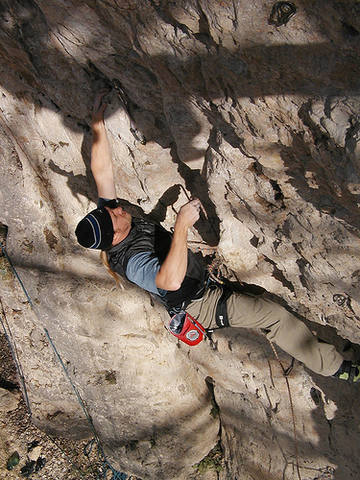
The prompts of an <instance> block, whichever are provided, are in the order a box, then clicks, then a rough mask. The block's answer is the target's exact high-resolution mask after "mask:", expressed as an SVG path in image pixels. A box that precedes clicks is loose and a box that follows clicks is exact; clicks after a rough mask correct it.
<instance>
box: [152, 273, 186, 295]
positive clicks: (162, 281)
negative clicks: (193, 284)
mask: <svg viewBox="0 0 360 480" xmlns="http://www.w3.org/2000/svg"><path fill="white" fill-rule="evenodd" d="M155 283H156V286H157V287H158V288H161V289H162V290H167V291H168V292H176V290H179V288H180V287H181V283H182V282H179V280H176V279H170V278H163V277H162V276H161V275H159V274H158V276H157V277H156V281H155Z"/></svg>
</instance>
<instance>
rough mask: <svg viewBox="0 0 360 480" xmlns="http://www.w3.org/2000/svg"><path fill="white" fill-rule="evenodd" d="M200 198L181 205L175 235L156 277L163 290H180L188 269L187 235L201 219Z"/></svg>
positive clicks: (157, 283)
mask: <svg viewBox="0 0 360 480" xmlns="http://www.w3.org/2000/svg"><path fill="white" fill-rule="evenodd" d="M200 206H201V204H200V200H198V199H195V200H191V201H190V202H189V203H186V204H185V205H184V206H183V207H181V209H180V211H179V213H178V215H177V218H176V222H175V227H174V235H173V238H172V241H171V246H170V250H169V253H168V254H167V256H166V258H165V261H164V263H163V264H162V265H161V267H160V270H159V271H158V273H157V275H156V279H155V283H156V286H157V287H158V288H161V289H163V290H170V291H175V290H178V289H179V288H180V286H181V284H182V282H183V280H184V278H185V274H186V269H187V256H188V252H187V235H188V230H189V228H190V227H192V226H193V225H194V223H195V222H197V220H199V213H200Z"/></svg>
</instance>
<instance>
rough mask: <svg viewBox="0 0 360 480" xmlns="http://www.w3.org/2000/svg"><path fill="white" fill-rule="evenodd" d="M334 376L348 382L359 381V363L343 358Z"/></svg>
mask: <svg viewBox="0 0 360 480" xmlns="http://www.w3.org/2000/svg"><path fill="white" fill-rule="evenodd" d="M334 377H338V378H341V380H346V381H347V382H349V383H356V382H360V365H358V364H356V363H352V362H350V361H349V360H344V361H343V363H342V364H341V366H340V368H339V370H338V371H337V372H336V373H335V374H334Z"/></svg>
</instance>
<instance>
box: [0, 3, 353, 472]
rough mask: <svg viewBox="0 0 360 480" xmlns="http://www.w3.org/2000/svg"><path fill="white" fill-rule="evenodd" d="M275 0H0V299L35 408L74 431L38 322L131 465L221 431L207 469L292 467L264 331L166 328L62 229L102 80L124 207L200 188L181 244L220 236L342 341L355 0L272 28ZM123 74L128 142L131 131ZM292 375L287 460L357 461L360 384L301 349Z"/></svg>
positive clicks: (198, 454)
mask: <svg viewBox="0 0 360 480" xmlns="http://www.w3.org/2000/svg"><path fill="white" fill-rule="evenodd" d="M272 6H273V2H268V1H265V0H255V1H254V2H247V3H246V2H230V1H227V0H221V1H217V0H216V1H215V0H211V1H206V2H205V1H203V0H199V1H195V0H194V1H193V0H188V1H185V0H184V1H179V2H165V1H158V0H151V1H145V0H140V1H136V2H135V1H133V0H127V1H122V0H121V1H112V0H106V1H105V0H104V1H98V2H93V1H90V0H88V1H85V0H84V1H72V0H65V1H62V2H55V1H49V0H46V1H45V0H37V1H34V0H28V1H26V2H23V1H20V0H12V1H11V2H10V1H4V2H2V5H1V15H0V22H1V30H0V40H1V42H0V89H1V91H0V152H1V159H2V160H1V163H0V169H1V170H0V174H1V190H0V204H1V206H2V208H1V212H0V222H2V223H3V224H4V225H7V227H8V235H7V238H6V244H7V251H8V253H9V255H10V257H11V258H12V260H13V263H14V265H15V266H16V268H17V270H18V272H19V274H20V275H21V278H22V279H23V281H24V284H25V285H26V288H27V290H28V292H29V294H30V296H31V298H32V300H33V302H34V305H35V309H36V312H35V313H36V314H35V313H34V311H32V310H31V308H30V307H29V304H28V302H27V300H26V297H25V296H24V293H23V292H22V290H21V288H20V287H19V284H18V282H17V281H16V279H15V278H14V276H13V273H12V272H11V270H10V269H9V267H8V265H7V263H6V260H5V259H4V258H3V257H2V258H0V260H1V264H0V267H1V268H0V273H1V280H2V282H1V298H2V302H3V304H4V313H5V314H6V319H7V322H8V324H9V326H10V328H11V331H12V334H13V340H14V342H16V345H17V348H18V355H19V360H20V363H21V366H22V368H23V372H24V377H25V380H26V386H27V392H28V396H29V401H30V405H31V409H32V413H33V421H34V422H35V423H36V425H38V426H40V427H41V428H42V429H44V430H46V431H47V432H51V433H53V434H57V435H59V434H61V435H67V436H68V437H70V438H73V439H84V438H88V437H89V435H90V434H91V432H90V431H89V426H88V422H87V421H86V419H85V418H84V415H83V412H82V410H81V408H80V406H79V404H78V402H77V400H76V397H75V396H74V394H73V392H72V389H71V386H70V385H69V382H68V381H67V379H66V377H65V376H64V375H63V371H62V368H61V366H60V365H59V363H58V361H57V359H56V356H55V355H54V352H53V350H52V349H51V347H50V346H49V344H48V341H47V339H46V335H45V333H44V327H45V328H46V329H47V330H48V331H49V333H50V335H51V338H52V339H53V341H54V343H55V345H56V347H57V349H58V351H59V353H60V354H61V357H62V359H63V360H64V362H65V365H66V367H67V369H68V372H69V375H70V377H71V379H72V380H73V382H74V383H75V384H76V385H77V387H78V389H79V392H80V393H81V396H82V398H83V399H84V401H85V402H86V405H87V407H88V409H89V412H90V413H91V416H92V418H93V421H94V425H95V428H96V430H97V432H98V434H99V437H100V439H101V441H102V443H103V445H104V448H105V450H106V452H107V454H108V455H109V458H110V459H111V461H112V462H114V465H116V467H117V468H120V469H122V470H124V471H126V472H127V473H129V474H133V475H136V476H138V477H140V478H143V479H152V478H159V479H166V480H169V479H174V480H175V479H179V480H181V479H189V478H193V476H194V475H195V474H196V472H194V468H193V467H192V465H194V464H197V463H198V462H200V460H201V459H202V458H203V457H205V456H206V455H207V453H208V452H210V451H211V450H212V449H213V448H214V447H215V445H216V444H217V442H218V440H219V439H220V441H221V445H222V449H223V457H224V463H223V469H222V470H221V471H219V472H217V473H216V475H217V478H219V479H221V480H225V479H231V480H234V479H236V478H241V479H242V480H245V479H251V478H256V479H261V478H267V479H270V478H271V479H272V478H273V479H280V478H287V479H289V480H292V479H295V478H298V475H297V472H296V469H295V467H294V465H295V457H294V451H295V450H294V448H295V443H294V438H293V427H292V414H291V411H290V404H289V400H288V397H287V396H288V393H287V389H286V384H285V380H284V379H283V378H282V374H281V371H280V370H279V367H278V366H277V363H276V361H275V360H274V359H273V354H272V351H271V349H270V348H269V346H268V345H267V344H266V342H265V340H264V339H262V337H258V336H254V335H253V334H252V333H250V332H232V333H231V332H226V331H223V332H219V333H217V334H216V335H215V342H216V344H215V346H216V348H215V349H213V348H211V347H210V345H209V343H208V342H206V343H204V344H202V345H200V346H199V347H197V348H194V349H192V350H189V349H188V348H187V347H184V346H180V347H179V346H178V345H177V343H176V341H175V339H173V338H172V337H171V338H170V336H169V334H167V333H166V331H165V329H164V328H163V311H162V310H161V308H160V307H158V306H153V305H152V304H151V302H150V299H149V297H148V295H146V294H145V293H142V292H139V291H138V289H136V288H135V287H133V286H130V285H128V284H126V285H125V289H124V290H116V289H115V288H114V286H113V284H112V283H111V279H110V278H109V277H108V276H107V274H106V272H105V271H104V269H103V267H102V266H101V264H100V261H99V259H98V255H97V254H96V253H94V252H85V251H84V250H83V249H82V248H80V247H79V246H77V244H76V241H75V236H74V228H75V226H76V224H77V222H78V220H79V219H80V218H81V217H82V216H83V215H84V214H85V213H86V212H87V211H89V210H90V209H91V208H93V207H94V205H95V202H96V189H95V185H94V183H93V182H91V181H89V178H90V171H89V147H90V142H91V135H90V133H89V122H90V112H91V106H92V101H93V97H94V93H95V92H96V91H97V89H98V88H99V87H100V86H103V85H106V86H110V87H113V90H112V92H111V94H110V95H109V98H108V101H109V102H110V105H109V107H108V109H107V118H106V124H107V128H108V131H109V137H110V142H111V146H112V150H113V158H114V166H115V174H116V181H117V186H118V194H119V196H120V197H121V198H123V199H125V200H127V201H128V202H130V203H131V204H132V208H133V211H134V212H139V211H142V212H143V213H145V214H149V215H151V217H152V218H154V219H155V220H157V221H159V222H162V224H163V225H165V226H166V227H167V228H170V227H171V226H172V225H173V222H174V219H175V215H176V211H178V209H179V208H180V206H181V205H182V204H183V203H185V202H186V201H187V197H188V196H198V197H199V198H200V199H201V200H202V202H203V204H204V206H205V208H206V210H207V213H208V216H209V220H210V222H209V223H207V222H204V221H203V222H199V224H198V225H197V228H196V229H194V231H193V232H192V234H191V238H190V241H191V242H192V243H191V245H192V246H194V248H195V247H196V246H199V245H201V244H202V245H208V246H212V247H214V246H216V245H218V257H219V258H220V260H221V261H222V262H223V263H224V264H225V265H227V269H228V273H229V275H232V276H233V278H235V276H236V278H238V279H239V280H242V281H244V282H247V283H251V284H257V285H259V286H262V287H264V288H265V289H266V290H268V291H269V292H270V293H272V294H274V295H275V296H277V297H278V299H279V300H280V301H283V302H285V303H286V304H287V305H288V306H289V307H291V308H292V309H293V310H294V311H295V312H297V313H298V314H299V315H303V316H305V317H307V318H308V320H310V321H311V322H313V323H312V324H311V327H312V328H313V329H315V330H317V331H318V332H319V335H320V336H321V337H322V338H324V339H325V340H328V341H334V342H336V344H337V345H338V347H339V348H344V347H346V346H348V345H350V350H348V352H347V355H348V356H349V357H351V356H352V357H354V356H356V355H358V354H359V349H358V347H357V344H358V343H359V341H360V336H359V325H360V323H359V318H360V302H359V279H360V275H359V272H360V265H359V227H360V223H359V188H360V171H359V131H360V130H359V128H360V127H359V126H360V123H359V92H360V85H359V79H360V65H359V60H358V59H359V43H358V38H359V32H360V23H359V22H360V21H359V18H360V16H359V11H360V10H359V2H357V1H355V0H346V1H345V0H341V1H336V2H335V1H326V2H325V1H320V2H311V1H310V0H297V1H296V6H297V12H296V14H295V15H294V17H292V18H291V19H290V21H289V22H288V23H287V24H286V25H283V26H281V27H275V26H274V25H270V24H269V23H268V18H269V15H270V12H271V8H272ZM119 82H120V84H121V85H122V86H123V88H124V90H125V91H126V93H127V95H128V97H129V102H130V103H129V104H130V110H131V113H132V116H133V118H134V120H135V122H136V124H137V127H138V129H139V130H140V131H141V132H142V134H143V135H144V136H145V138H146V140H147V142H146V144H142V143H141V142H139V141H138V140H136V139H135V138H134V136H133V135H132V134H131V133H130V128H129V127H130V125H129V120H128V117H127V116H126V114H125V112H124V110H123V107H122V105H121V102H120V100H119V98H118V95H117V90H116V87H118V86H119ZM185 192H186V193H185ZM196 242H201V243H200V244H199V243H196ZM336 295H337V296H336ZM335 330H336V331H337V333H338V335H339V336H337V335H336V333H335ZM340 337H341V338H340ZM345 339H347V340H349V341H350V342H354V343H353V344H351V343H350V342H348V343H347V342H346V341H345ZM282 358H283V360H284V362H285V363H286V364H288V363H289V362H290V360H289V358H288V357H287V356H285V355H284V357H282ZM207 377H209V378H208V381H207V382H205V379H206V378H207ZM210 379H212V380H211V381H210ZM290 383H291V389H292V394H293V401H294V410H295V416H296V424H297V432H298V435H297V436H298V440H297V444H298V456H299V463H300V466H301V476H302V478H303V480H305V479H306V480H310V479H311V480H313V479H325V478H334V479H336V480H345V479H346V480H349V479H351V478H354V479H355V478H357V472H358V470H359V447H358V441H357V440H358V434H359V409H358V408H357V406H356V398H357V396H358V389H356V388H355V387H350V386H347V385H341V389H340V387H339V384H338V382H336V381H335V380H334V379H325V378H320V377H318V376H315V375H314V374H312V373H311V372H306V371H304V369H303V367H302V366H301V365H299V364H296V365H295V368H294V371H293V373H292V374H291V377H290ZM214 401H215V403H216V405H217V407H216V409H215V410H218V411H219V412H218V415H214ZM211 412H212V414H210V413H211ZM214 465H215V464H214V463H213V464H211V462H209V468H210V467H214ZM214 468H215V467H214ZM210 471H211V473H209V475H212V476H213V475H214V469H213V470H211V468H210ZM209 478H210V477H209ZM64 480H65V477H64Z"/></svg>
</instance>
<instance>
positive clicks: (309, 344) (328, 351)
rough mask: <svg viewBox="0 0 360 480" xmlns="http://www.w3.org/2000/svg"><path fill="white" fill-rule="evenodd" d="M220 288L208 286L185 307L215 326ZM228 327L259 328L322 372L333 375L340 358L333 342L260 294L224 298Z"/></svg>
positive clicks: (198, 317)
mask: <svg viewBox="0 0 360 480" xmlns="http://www.w3.org/2000/svg"><path fill="white" fill-rule="evenodd" d="M221 292H222V291H221V288H216V289H214V290H207V291H206V292H205V295H204V296H203V298H201V299H199V300H194V301H193V302H191V303H190V305H188V307H187V309H186V310H187V311H188V312H189V313H190V315H192V316H193V317H194V318H195V319H197V320H198V321H199V322H200V323H201V324H202V325H203V326H204V327H205V328H214V329H216V328H218V327H217V324H216V320H215V313H216V306H217V303H218V300H219V298H220V296H221ZM226 306H227V312H228V318H229V324H230V327H235V328H237V327H242V328H261V329H265V330H266V337H267V338H268V339H269V340H270V341H272V342H274V343H275V344H276V345H278V346H279V347H280V348H282V349H283V350H284V351H285V352H287V353H288V354H290V355H291V356H293V357H294V358H296V359H297V360H299V361H301V362H303V363H304V364H305V365H306V367H308V368H309V369H310V370H312V371H314V372H316V373H319V374H321V375H325V376H330V375H333V374H334V373H335V372H337V370H338V369H339V367H340V365H341V363H342V361H343V358H342V356H341V355H340V354H339V353H338V352H337V351H336V349H335V347H334V346H333V345H329V344H328V343H323V342H319V341H318V339H317V338H316V337H315V336H314V335H313V334H312V333H311V331H310V330H309V329H308V328H307V327H306V325H305V324H304V323H303V322H302V321H301V320H299V319H297V318H296V317H295V316H294V315H292V314H291V313H290V312H288V311H287V310H286V309H285V308H284V307H282V306H281V305H278V304H277V303H274V302H272V301H270V300H267V299H266V298H262V297H261V296H258V297H253V296H250V295H245V294H242V293H238V292H234V293H233V294H232V295H231V297H230V298H229V299H228V300H227V302H226Z"/></svg>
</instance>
